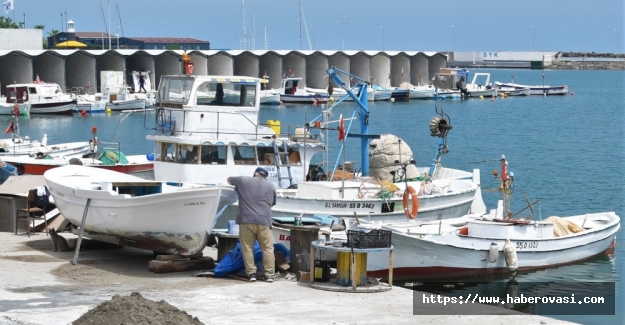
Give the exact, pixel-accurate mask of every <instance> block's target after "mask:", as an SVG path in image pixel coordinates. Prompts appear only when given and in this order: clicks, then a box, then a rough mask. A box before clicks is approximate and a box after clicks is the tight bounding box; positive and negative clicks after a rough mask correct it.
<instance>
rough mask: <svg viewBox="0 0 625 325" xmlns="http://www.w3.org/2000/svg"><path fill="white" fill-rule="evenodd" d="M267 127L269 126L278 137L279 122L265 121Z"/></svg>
mask: <svg viewBox="0 0 625 325" xmlns="http://www.w3.org/2000/svg"><path fill="white" fill-rule="evenodd" d="M267 125H269V127H270V128H271V129H272V130H273V132H274V133H275V134H276V135H280V121H274V120H267Z"/></svg>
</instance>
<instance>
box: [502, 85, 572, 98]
mask: <svg viewBox="0 0 625 325" xmlns="http://www.w3.org/2000/svg"><path fill="white" fill-rule="evenodd" d="M495 85H496V86H497V87H499V88H513V89H520V88H529V89H530V95H567V94H568V93H569V86H568V85H563V86H547V85H534V86H528V85H520V84H515V83H504V82H495Z"/></svg>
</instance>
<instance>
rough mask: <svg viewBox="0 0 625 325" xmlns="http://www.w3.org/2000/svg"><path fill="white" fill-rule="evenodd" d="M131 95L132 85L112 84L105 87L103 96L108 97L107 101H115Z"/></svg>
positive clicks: (125, 98)
mask: <svg viewBox="0 0 625 325" xmlns="http://www.w3.org/2000/svg"><path fill="white" fill-rule="evenodd" d="M129 95H130V87H128V86H112V87H107V88H106V89H104V92H103V93H102V98H103V99H106V101H107V102H109V103H112V102H114V101H119V100H127V99H130V98H129V97H128V96H129Z"/></svg>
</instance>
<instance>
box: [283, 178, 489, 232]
mask: <svg viewBox="0 0 625 325" xmlns="http://www.w3.org/2000/svg"><path fill="white" fill-rule="evenodd" d="M297 185H298V187H297V190H293V191H291V192H290V191H289V190H286V191H281V192H279V194H278V198H277V201H276V205H275V206H274V208H273V209H272V211H273V213H272V215H273V216H276V217H291V218H293V217H295V216H299V215H302V216H304V217H312V216H314V215H331V216H334V217H348V216H353V214H354V212H356V213H358V215H359V216H360V217H361V218H363V219H366V220H369V221H383V222H391V221H405V220H408V217H407V215H406V209H408V210H407V211H408V213H409V214H410V213H412V216H410V218H415V217H416V218H418V219H419V220H436V219H440V218H443V217H445V218H456V217H460V216H463V215H465V214H467V213H468V212H469V211H470V209H471V205H472V204H473V200H474V199H475V194H476V191H477V185H476V184H475V183H473V182H472V181H470V180H435V181H432V182H407V183H395V185H396V188H397V190H396V191H394V192H390V191H388V187H386V186H384V185H381V184H379V183H378V184H376V183H374V182H371V179H365V180H360V181H358V180H350V181H344V182H341V181H334V182H331V181H326V182H301V183H298V184H297ZM406 188H409V191H411V192H410V193H415V194H414V196H413V195H410V194H408V193H407V192H406ZM408 197H410V199H408ZM416 201H418V202H416ZM415 209H416V211H415ZM302 213H303V214H302Z"/></svg>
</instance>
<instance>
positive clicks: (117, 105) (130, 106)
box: [105, 98, 145, 111]
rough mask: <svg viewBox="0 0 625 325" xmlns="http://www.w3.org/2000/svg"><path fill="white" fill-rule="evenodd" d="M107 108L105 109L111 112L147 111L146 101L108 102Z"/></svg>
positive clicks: (139, 99) (140, 99)
mask: <svg viewBox="0 0 625 325" xmlns="http://www.w3.org/2000/svg"><path fill="white" fill-rule="evenodd" d="M105 107H106V108H105V109H110V110H111V111H125V110H135V109H145V99H142V98H134V99H128V100H114V101H112V102H107V103H106V106H105Z"/></svg>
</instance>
